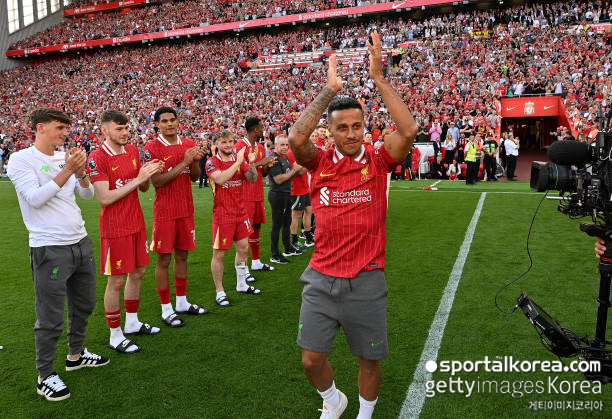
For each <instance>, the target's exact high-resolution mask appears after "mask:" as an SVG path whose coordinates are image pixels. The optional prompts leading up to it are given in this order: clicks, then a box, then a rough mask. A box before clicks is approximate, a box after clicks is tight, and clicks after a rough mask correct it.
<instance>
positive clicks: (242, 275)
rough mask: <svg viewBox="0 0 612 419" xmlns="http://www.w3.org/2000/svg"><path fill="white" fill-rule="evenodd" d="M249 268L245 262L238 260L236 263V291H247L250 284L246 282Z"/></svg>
mask: <svg viewBox="0 0 612 419" xmlns="http://www.w3.org/2000/svg"><path fill="white" fill-rule="evenodd" d="M248 274H249V268H247V266H246V263H245V262H238V265H236V291H246V290H247V288H249V286H248V285H247V283H246V278H247V275H248Z"/></svg>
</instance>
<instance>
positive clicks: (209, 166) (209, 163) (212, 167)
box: [206, 160, 215, 173]
mask: <svg viewBox="0 0 612 419" xmlns="http://www.w3.org/2000/svg"><path fill="white" fill-rule="evenodd" d="M214 170H215V165H214V163H213V162H212V161H210V160H208V161H207V162H206V171H207V172H208V173H212V172H213V171H214Z"/></svg>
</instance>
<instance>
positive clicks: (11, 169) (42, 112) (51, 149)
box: [8, 108, 109, 401]
mask: <svg viewBox="0 0 612 419" xmlns="http://www.w3.org/2000/svg"><path fill="white" fill-rule="evenodd" d="M31 121H32V130H33V131H34V133H35V134H36V141H35V143H34V146H33V147H30V148H27V149H24V150H21V151H19V152H16V153H14V154H13V155H12V156H11V159H10V161H9V165H8V176H9V178H10V179H11V181H12V182H13V184H14V185H15V190H16V192H17V198H18V200H19V206H20V207H21V214H22V217H23V222H24V224H25V226H26V228H27V229H28V231H29V244H30V263H31V266H32V274H33V277H34V293H35V296H36V300H35V310H36V325H35V326H34V338H35V345H36V368H37V369H38V373H39V377H38V386H37V392H38V394H40V395H42V396H44V397H45V398H46V399H47V400H50V401H59V400H64V399H67V398H68V397H70V391H69V390H68V387H66V385H65V384H64V382H63V381H62V379H61V378H60V377H59V376H58V375H57V373H56V372H55V370H54V368H53V362H54V360H55V353H56V350H57V340H58V339H59V337H60V335H61V334H62V330H63V328H64V300H65V299H67V300H68V319H69V324H68V334H67V337H68V345H69V349H70V354H69V355H68V357H67V359H66V371H72V370H76V369H79V368H82V367H99V366H103V365H106V364H108V362H109V360H108V358H104V357H101V356H99V355H96V354H93V353H90V352H88V351H87V349H86V348H84V347H83V342H84V340H85V331H86V328H87V320H88V319H89V316H90V315H91V313H92V312H93V309H94V306H95V302H96V264H95V261H94V257H93V251H92V246H91V240H90V239H89V237H88V236H87V231H86V230H85V222H84V221H83V217H82V216H81V210H80V208H79V207H78V205H77V204H76V198H75V193H78V194H79V196H81V197H82V198H84V199H92V198H93V195H94V190H93V187H92V186H91V184H90V182H89V179H87V176H86V174H85V161H86V156H85V152H84V151H82V150H79V149H78V148H73V149H72V150H70V151H69V152H68V153H64V152H57V151H55V150H56V148H57V147H60V146H62V145H63V144H64V140H65V138H66V137H67V135H68V127H69V126H70V118H69V117H68V115H66V114H65V113H64V112H62V111H59V110H57V109H52V108H39V109H36V110H35V111H33V112H32V114H31Z"/></svg>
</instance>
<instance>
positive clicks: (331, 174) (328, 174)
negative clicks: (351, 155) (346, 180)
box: [319, 172, 335, 177]
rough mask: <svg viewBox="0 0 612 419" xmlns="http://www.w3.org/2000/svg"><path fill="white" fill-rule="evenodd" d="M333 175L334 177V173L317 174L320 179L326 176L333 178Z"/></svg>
mask: <svg viewBox="0 0 612 419" xmlns="http://www.w3.org/2000/svg"><path fill="white" fill-rule="evenodd" d="M333 175H335V173H323V172H321V173H319V176H321V177H328V176H333Z"/></svg>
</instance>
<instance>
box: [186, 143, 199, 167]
mask: <svg viewBox="0 0 612 419" xmlns="http://www.w3.org/2000/svg"><path fill="white" fill-rule="evenodd" d="M199 154H201V151H200V148H199V147H196V146H193V147H191V148H189V149H187V151H185V157H184V158H183V161H184V162H185V163H186V164H191V163H193V161H194V160H200V159H201V158H202V156H200V157H199V158H196V157H197V156H198V155H199Z"/></svg>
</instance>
